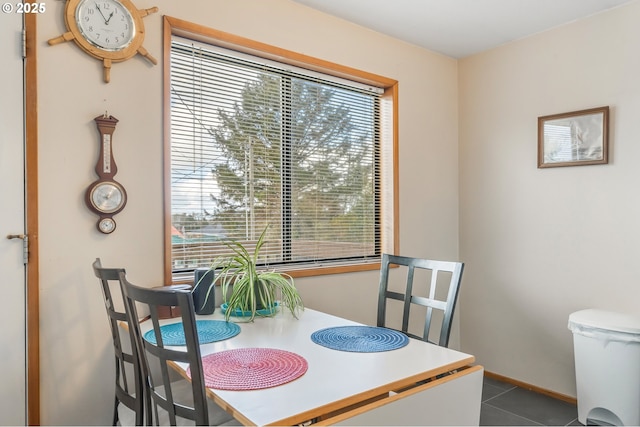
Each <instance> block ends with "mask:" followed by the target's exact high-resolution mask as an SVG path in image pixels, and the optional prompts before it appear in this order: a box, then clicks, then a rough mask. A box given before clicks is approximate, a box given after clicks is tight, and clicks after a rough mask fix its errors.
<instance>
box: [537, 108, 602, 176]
mask: <svg viewBox="0 0 640 427" xmlns="http://www.w3.org/2000/svg"><path fill="white" fill-rule="evenodd" d="M608 151H609V107H608V106H607V107H599V108H591V109H589V110H581V111H572V112H570V113H562V114H553V115H550V116H543V117H538V167H539V168H551V167H558V166H579V165H599V164H605V163H608V162H609V155H608Z"/></svg>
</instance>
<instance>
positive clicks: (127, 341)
mask: <svg viewBox="0 0 640 427" xmlns="http://www.w3.org/2000/svg"><path fill="white" fill-rule="evenodd" d="M93 272H94V273H95V275H96V277H97V278H98V279H99V280H100V284H101V288H102V295H103V297H104V306H105V308H106V310H107V315H108V317H109V327H110V328H111V337H112V339H113V349H114V352H115V362H116V380H115V385H116V391H115V404H114V409H113V425H114V426H115V425H118V422H120V424H122V425H125V424H131V421H133V423H135V425H137V426H140V425H143V424H144V406H145V405H144V404H143V401H144V396H143V391H144V387H143V385H142V370H141V366H140V362H139V359H138V355H137V353H136V347H135V344H134V338H133V333H132V330H131V328H128V329H129V333H126V332H124V331H123V330H122V329H121V328H120V327H119V326H118V324H119V323H120V322H127V321H128V320H127V314H126V310H125V305H124V298H123V296H122V291H121V289H120V273H124V272H125V270H124V269H123V268H104V267H102V264H101V262H100V258H96V260H95V261H94V263H93ZM114 296H115V298H114ZM121 403H122V404H123V405H124V406H126V407H127V408H129V409H130V410H131V411H133V414H134V417H132V420H129V419H126V418H128V417H126V418H125V417H124V416H121V415H120V411H119V405H120V404H121Z"/></svg>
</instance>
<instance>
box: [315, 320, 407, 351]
mask: <svg viewBox="0 0 640 427" xmlns="http://www.w3.org/2000/svg"><path fill="white" fill-rule="evenodd" d="M311 340H312V341H313V342H314V343H316V344H319V345H321V346H323V347H327V348H331V349H333V350H340V351H351V352H358V353H374V352H379V351H389V350H395V349H398V348H401V347H404V346H405V345H407V344H408V343H409V338H408V337H407V336H406V335H405V334H403V333H401V332H398V331H394V330H391V329H387V328H380V327H375V326H335V327H332V328H326V329H320V330H319V331H316V332H314V333H313V334H311Z"/></svg>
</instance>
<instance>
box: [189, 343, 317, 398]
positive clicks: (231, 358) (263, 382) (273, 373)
mask: <svg viewBox="0 0 640 427" xmlns="http://www.w3.org/2000/svg"><path fill="white" fill-rule="evenodd" d="M307 368H308V365H307V360H306V359H305V358H304V357H302V356H300V355H298V354H296V353H292V352H290V351H284V350H278V349H274V348H238V349H234V350H225V351H221V352H218V353H212V354H209V355H207V356H204V357H203V358H202V369H203V373H204V382H205V384H206V386H207V387H208V388H214V389H219V390H257V389H262V388H269V387H275V386H279V385H282V384H286V383H288V382H291V381H293V380H295V379H297V378H299V377H301V376H302V375H304V373H305V372H307ZM187 375H188V376H189V377H191V371H190V370H189V369H187Z"/></svg>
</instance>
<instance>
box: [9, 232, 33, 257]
mask: <svg viewBox="0 0 640 427" xmlns="http://www.w3.org/2000/svg"><path fill="white" fill-rule="evenodd" d="M7 239H9V240H12V239H21V240H22V262H23V263H24V264H27V263H29V236H27V235H26V234H9V235H7Z"/></svg>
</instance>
